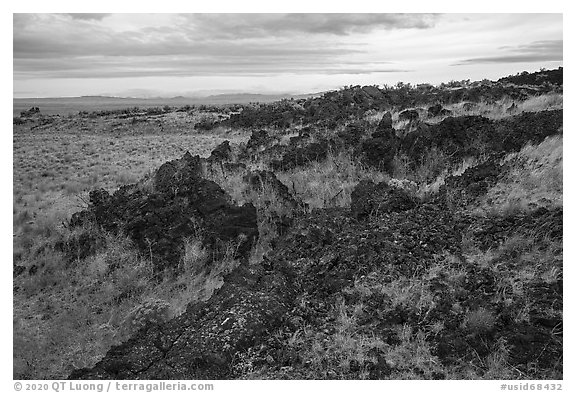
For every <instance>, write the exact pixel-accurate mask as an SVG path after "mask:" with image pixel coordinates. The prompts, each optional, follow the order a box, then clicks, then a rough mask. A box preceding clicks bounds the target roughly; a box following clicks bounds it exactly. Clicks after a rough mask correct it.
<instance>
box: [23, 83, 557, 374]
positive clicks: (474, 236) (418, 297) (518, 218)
mask: <svg viewBox="0 0 576 393" xmlns="http://www.w3.org/2000/svg"><path fill="white" fill-rule="evenodd" d="M362 89H363V90H358V89H356V90H353V91H352V92H351V95H350V96H349V97H348V96H347V95H346V94H348V93H350V92H348V91H345V92H344V94H343V97H341V98H342V100H344V101H343V102H348V101H350V100H351V102H354V100H355V97H356V95H355V94H356V93H358V92H359V91H362V92H363V93H362V94H363V97H367V98H365V100H364V101H361V102H360V103H357V104H356V106H353V105H352V106H350V102H348V104H347V105H348V107H349V108H356V109H354V116H353V117H347V118H346V119H345V120H344V119H339V118H335V117H331V116H332V114H333V112H332V111H329V110H328V109H326V108H329V107H330V105H329V103H330V102H332V103H334V102H337V105H336V104H335V105H336V106H334V108H337V106H338V105H341V102H340V101H337V100H336V101H335V100H334V99H333V97H332V96H330V95H329V96H327V98H326V99H325V101H324V102H321V101H319V100H318V99H311V100H310V101H307V102H306V103H305V104H304V105H302V109H301V110H302V111H304V112H305V113H307V115H306V116H311V117H312V118H313V119H314V121H313V122H309V123H307V124H306V125H296V123H294V121H295V120H294V119H296V118H297V117H298V116H299V114H300V109H298V110H297V111H295V112H290V110H289V109H286V108H283V111H284V112H283V117H282V119H284V123H282V124H279V123H277V120H278V118H277V117H275V116H272V115H270V113H275V112H273V111H271V110H270V108H269V107H263V109H260V112H258V109H253V110H252V112H250V113H245V112H242V113H244V117H242V118H241V117H236V118H235V117H234V115H232V116H231V117H230V118H229V120H225V121H227V122H229V123H232V125H234V124H235V122H236V123H237V122H238V121H240V120H242V119H244V120H242V121H248V120H246V119H250V121H252V122H256V123H258V124H260V123H266V122H267V121H268V122H269V123H268V125H270V127H271V128H264V127H263V128H262V129H257V130H254V129H252V130H251V136H250V139H249V140H248V142H247V143H245V144H240V145H234V144H233V145H231V144H230V143H229V142H224V143H222V144H221V145H219V146H218V147H217V148H216V149H215V150H214V151H213V152H212V154H211V156H210V157H208V158H201V157H199V156H193V155H191V154H190V153H186V154H185V155H184V156H182V157H181V158H180V159H176V160H173V161H170V162H166V163H165V164H163V165H162V166H160V167H159V168H158V169H157V170H156V171H154V172H153V173H151V174H150V175H148V176H146V177H144V178H142V179H141V180H140V181H138V182H136V183H134V184H131V185H126V186H123V187H121V188H120V189H118V190H117V191H115V192H114V193H112V194H110V193H109V192H107V191H105V190H94V191H92V192H91V193H90V195H89V198H90V201H89V206H88V208H87V209H85V210H83V211H81V212H78V213H76V214H74V215H73V216H72V218H71V220H70V222H69V225H68V228H69V229H70V230H71V231H72V234H71V235H70V236H68V237H67V238H65V239H63V240H61V241H60V242H58V243H57V244H55V245H54V247H55V248H56V249H57V250H58V251H59V252H61V253H62V254H63V255H64V256H65V260H66V261H68V262H67V263H68V264H78V263H79V264H81V263H82V261H83V260H85V259H86V258H89V257H90V256H92V255H96V254H98V253H99V252H100V250H101V249H102V247H105V243H106V241H105V237H106V235H107V234H118V233H122V234H124V235H125V236H127V237H128V238H129V239H130V240H131V241H132V242H133V244H134V245H135V247H136V249H137V250H138V252H139V253H140V255H143V256H145V257H146V258H148V260H149V261H150V262H151V263H152V267H153V270H154V272H155V274H156V275H157V276H158V277H163V278H162V279H164V280H166V279H170V278H166V277H177V276H178V275H180V274H183V265H182V261H183V260H185V259H186V257H187V255H188V250H189V249H188V244H189V240H190V239H199V240H200V247H201V248H202V249H203V250H206V253H207V254H206V255H207V257H205V258H204V259H202V264H201V266H200V267H197V269H200V270H203V271H209V270H210V269H211V268H212V266H215V265H217V264H218V261H221V260H223V259H225V258H227V257H229V256H230V252H232V256H233V259H234V260H235V261H236V263H235V265H234V266H231V267H230V269H229V270H228V271H227V272H226V273H225V274H224V276H225V277H224V281H223V284H222V285H221V287H220V288H219V289H216V290H215V291H214V293H213V295H212V296H210V297H208V298H205V299H200V300H197V301H192V302H190V304H188V306H187V308H186V309H185V311H184V312H182V313H181V314H180V315H178V316H175V317H174V318H172V319H169V320H166V321H152V322H150V323H145V324H144V326H142V327H141V328H140V329H139V330H137V331H136V332H135V333H134V334H133V335H132V336H131V337H130V338H129V339H127V340H126V341H124V342H122V343H121V344H120V345H116V346H114V347H112V348H111V349H110V350H109V351H108V353H107V354H106V355H105V356H104V358H102V359H101V360H100V361H98V362H97V364H95V365H94V366H93V367H87V368H81V369H76V370H74V371H73V372H72V373H71V374H70V377H69V378H71V379H366V378H370V379H465V378H469V379H481V378H485V379H515V378H518V379H562V365H563V350H562V324H563V317H562V311H563V292H562V291H563V277H562V235H563V223H562V222H563V221H562V219H563V209H562V205H561V204H560V205H558V204H557V203H553V202H552V200H553V198H550V200H548V199H546V198H543V199H542V200H538V201H536V202H532V203H530V204H528V205H526V206H521V207H516V208H511V207H510V206H508V205H506V206H505V207H502V206H501V205H498V206H496V205H495V202H493V208H486V203H487V202H486V198H487V195H488V194H489V192H490V190H492V189H494V187H496V186H497V185H498V184H500V183H501V182H502V181H504V180H503V179H505V178H506V176H508V174H509V173H510V172H511V171H512V167H513V165H515V164H514V162H512V161H510V160H506V157H510V155H513V154H520V152H521V151H522V149H523V148H524V147H525V146H527V145H530V146H538V145H540V144H543V143H546V142H547V141H550V140H551V139H550V138H561V136H562V110H544V111H539V112H525V113H518V114H515V115H513V114H511V115H510V116H507V117H505V118H502V119H499V120H498V119H490V118H487V117H483V116H478V115H471V116H452V115H451V114H452V112H451V110H450V109H448V107H447V105H446V103H442V102H440V103H435V104H434V105H430V107H429V108H428V109H427V114H426V116H430V119H432V118H437V117H440V119H439V120H438V121H423V120H421V119H419V114H418V113H419V111H418V110H417V109H419V108H416V109H414V112H413V113H412V114H410V113H405V110H404V108H401V109H402V111H401V110H396V109H394V110H383V111H382V112H383V113H382V116H381V118H380V119H378V121H376V122H369V121H367V120H366V119H365V118H363V117H361V116H360V117H359V116H358V114H357V113H356V111H357V110H358V107H360V108H362V106H363V105H365V106H366V108H371V107H372V106H373V105H375V103H379V102H380V101H379V100H382V99H383V98H382V97H385V96H386V94H387V93H386V92H383V91H380V90H379V89H377V88H374V87H372V88H371V89H369V88H362ZM531 89H532V90H533V89H536V87H531V88H524V90H522V91H523V92H524V93H526V92H528V93H530V92H531V91H532V90H531ZM514 91H515V92H516V91H519V90H518V89H516V90H514ZM355 92H356V93H355ZM528 93H526V94H528ZM358 94H359V93H358ZM498 94H500V93H498ZM366 102H368V103H366ZM471 105H474V103H471ZM311 107H312V108H320V109H317V110H316V111H315V112H311V110H310V108H311ZM330 108H331V107H330ZM334 108H333V109H334ZM408 109H409V108H408ZM420 109H421V108H420ZM335 110H336V109H335ZM311 113H312V115H311ZM323 113H324V114H325V113H329V116H327V117H326V116H325V115H323ZM258 114H262V117H258ZM248 115H250V117H247V116H248ZM322 116H324V118H322V119H318V117H322ZM254 119H256V120H254ZM270 119H272V120H270ZM333 121H337V122H339V123H338V125H337V127H336V128H335V129H334V127H333V124H331V123H332V122H333ZM236 125H237V124H236ZM272 126H280V130H279V129H277V128H273V127H272ZM284 126H286V127H284ZM250 127H252V125H250ZM283 127H284V128H283ZM560 143H561V139H560ZM343 153H346V154H350V155H351V157H353V159H354V160H355V162H358V163H361V165H362V166H363V167H365V168H371V170H373V171H376V172H378V173H381V174H383V176H385V177H386V179H387V180H384V181H380V179H376V178H366V179H363V180H361V181H358V182H356V183H355V185H354V186H353V187H352V188H351V190H350V194H349V201H350V202H349V204H340V203H334V200H336V198H340V196H339V194H340V193H343V192H344V188H342V189H341V190H340V191H339V192H338V193H337V194H335V195H332V196H331V197H330V198H325V199H324V205H323V207H322V208H313V207H311V206H310V205H309V204H308V203H306V202H305V201H303V198H302V195H301V194H300V193H299V192H298V191H297V190H296V187H295V185H294V183H292V184H290V183H289V182H286V181H285V182H282V181H280V180H279V179H284V178H286V176H287V175H286V174H287V173H294V171H298V170H302V171H306V170H310V169H309V168H311V167H312V166H313V165H318V163H323V162H326V161H327V160H329V157H334V156H336V155H338V154H343ZM432 153H433V154H432ZM400 158H402V160H400ZM471 158H473V159H474V164H471V165H468V167H467V168H464V169H463V170H461V171H459V172H458V171H455V170H453V169H454V168H456V167H458V166H459V165H460V164H461V163H462V162H463V161H464V160H467V159H471ZM401 163H403V169H404V170H405V171H409V172H410V173H412V174H413V176H410V177H406V178H404V179H402V178H398V177H397V176H396V175H397V173H399V172H398V171H399V168H400V166H401ZM560 165H561V164H560ZM424 169H426V170H424ZM438 179H441V180H442V181H437V180H438ZM431 185H435V186H434V187H432V186H431ZM560 194H561V192H560ZM264 240H265V241H266V244H265V247H264V246H263V244H264V243H263V242H264ZM259 247H260V248H259ZM257 249H259V250H261V251H262V252H261V253H256V252H255V250H257ZM230 250H232V251H230ZM108 268H109V269H115V268H117V267H114V266H110V267H108ZM30 269H32V267H31V266H25V265H24V264H17V265H16V266H15V275H16V276H19V275H26V274H32V273H30ZM158 280H160V281H158V282H159V283H160V284H159V285H161V279H160V278H158ZM118 301H121V299H118Z"/></svg>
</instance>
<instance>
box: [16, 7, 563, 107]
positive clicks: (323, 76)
mask: <svg viewBox="0 0 576 393" xmlns="http://www.w3.org/2000/svg"><path fill="white" fill-rule="evenodd" d="M13 32H14V36H13V40H14V41H13V43H14V97H59V96H80V95H115V96H134V97H143V96H175V95H194V94H213V93H225V92H254V93H312V92H318V91H324V90H328V89H337V88H339V87H341V86H344V85H351V84H353V85H356V84H361V85H365V84H379V85H382V84H395V83H396V82H398V81H404V82H411V83H423V82H430V83H440V82H447V81H450V80H461V79H472V80H479V79H483V78H489V79H498V78H499V77H502V76H506V75H508V74H515V73H516V72H519V71H523V70H527V71H535V70H538V69H540V68H541V67H545V68H557V67H558V66H561V65H562V59H563V53H562V39H563V38H562V36H563V29H562V15H561V14H444V15H432V14H14V30H13Z"/></svg>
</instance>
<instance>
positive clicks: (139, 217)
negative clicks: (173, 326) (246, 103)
mask: <svg viewBox="0 0 576 393" xmlns="http://www.w3.org/2000/svg"><path fill="white" fill-rule="evenodd" d="M200 173H201V164H200V157H198V156H196V157H192V156H191V155H190V153H186V154H185V155H184V157H182V158H181V159H179V160H174V161H170V162H167V163H165V164H163V165H162V166H161V167H160V168H159V169H158V170H157V171H156V173H155V174H154V176H153V178H152V179H151V180H153V182H154V183H153V190H152V191H149V190H148V191H145V190H144V187H143V186H142V185H139V184H135V185H129V186H123V187H121V188H120V189H119V190H118V191H116V192H115V193H114V194H113V195H110V194H108V192H106V191H105V190H96V191H92V192H91V193H90V203H91V205H90V208H89V213H81V215H78V216H75V217H73V221H74V222H81V221H82V220H85V219H86V217H89V216H90V215H92V216H93V219H94V221H95V222H96V224H98V226H99V227H101V228H103V229H104V230H106V231H112V232H117V231H122V232H123V233H125V234H126V235H128V236H129V237H130V238H131V239H132V240H133V241H134V243H135V244H136V246H137V247H138V248H139V249H140V251H141V252H142V253H144V254H145V255H147V256H149V257H150V258H151V259H152V260H153V261H154V264H155V267H156V268H157V269H158V270H162V269H164V268H166V267H176V266H177V265H178V263H179V261H180V258H181V255H182V251H183V241H184V239H185V238H188V237H194V236H198V237H201V238H202V239H203V241H204V244H205V245H207V246H208V247H210V248H212V249H213V251H214V252H218V249H219V246H220V245H221V244H222V243H226V242H230V241H239V244H238V252H239V256H244V255H246V253H247V252H248V251H249V249H250V247H251V245H252V243H253V242H254V240H255V238H256V237H257V236H258V229H257V219H256V208H255V207H254V206H253V205H251V204H247V205H244V206H234V205H232V204H231V203H230V197H229V195H227V194H226V192H224V190H222V188H220V186H219V185H218V184H216V183H214V182H213V181H210V180H206V179H203V178H201V177H200ZM81 217H82V219H81Z"/></svg>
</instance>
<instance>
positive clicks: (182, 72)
mask: <svg viewBox="0 0 576 393" xmlns="http://www.w3.org/2000/svg"><path fill="white" fill-rule="evenodd" d="M245 52H246V53H249V52H250V51H249V50H245ZM333 59H334V56H323V57H322V56H316V57H315V58H314V61H311V60H310V59H309V58H308V56H307V55H301V54H291V55H286V54H283V53H281V52H280V53H278V54H277V55H274V56H272V55H270V54H266V55H264V56H245V57H239V56H238V55H237V54H234V55H233V56H223V55H221V56H219V57H218V58H217V59H214V58H211V57H204V56H198V57H195V56H170V57H166V56H150V57H113V58H110V57H86V58H79V59H75V60H74V61H73V62H71V61H70V60H69V59H67V58H54V59H18V60H15V67H14V69H15V72H14V76H15V77H17V78H20V79H25V78H26V79H33V78H124V77H143V76H213V75H219V76H257V75H282V74H291V75H303V74H320V75H337V74H342V75H344V74H348V75H358V74H374V73H393V72H408V71H409V70H404V69H399V68H397V67H394V66H393V65H388V64H387V63H385V62H375V63H365V62H356V61H350V60H347V61H342V62H339V63H338V64H334V61H333Z"/></svg>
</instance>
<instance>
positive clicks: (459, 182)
mask: <svg viewBox="0 0 576 393" xmlns="http://www.w3.org/2000/svg"><path fill="white" fill-rule="evenodd" d="M499 161H500V160H499V159H498V158H497V157H493V158H492V159H489V160H486V161H485V162H484V163H482V164H479V165H476V166H474V167H472V168H468V169H466V170H465V171H464V173H462V175H460V176H450V177H448V178H446V180H445V184H444V186H443V191H444V192H447V193H448V195H449V197H450V198H451V201H450V202H451V203H453V204H455V205H457V206H461V207H465V206H468V205H469V204H470V203H472V202H473V201H474V200H477V199H478V198H479V197H480V196H482V195H485V194H486V193H487V192H488V190H489V189H490V188H491V187H494V186H495V185H496V183H497V182H498V178H499V176H500V174H501V173H503V172H504V170H505V168H504V167H503V166H502V165H500V164H499ZM455 207H456V206H455Z"/></svg>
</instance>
